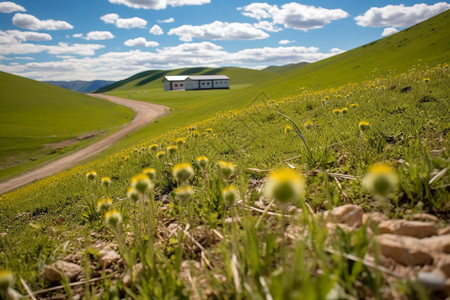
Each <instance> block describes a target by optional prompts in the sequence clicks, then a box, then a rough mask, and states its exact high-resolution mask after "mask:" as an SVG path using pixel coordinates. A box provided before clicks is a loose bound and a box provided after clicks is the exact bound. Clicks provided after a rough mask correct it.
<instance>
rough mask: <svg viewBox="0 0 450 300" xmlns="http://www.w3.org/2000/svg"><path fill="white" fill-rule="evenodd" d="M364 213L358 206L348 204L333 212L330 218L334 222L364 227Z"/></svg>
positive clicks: (336, 208)
mask: <svg viewBox="0 0 450 300" xmlns="http://www.w3.org/2000/svg"><path fill="white" fill-rule="evenodd" d="M363 214H364V211H363V209H362V208H361V207H360V206H358V205H353V204H346V205H342V206H338V207H335V208H334V209H333V210H332V211H331V215H329V217H330V218H331V220H332V221H335V222H337V223H344V224H347V225H349V226H353V227H360V226H361V225H362V217H363Z"/></svg>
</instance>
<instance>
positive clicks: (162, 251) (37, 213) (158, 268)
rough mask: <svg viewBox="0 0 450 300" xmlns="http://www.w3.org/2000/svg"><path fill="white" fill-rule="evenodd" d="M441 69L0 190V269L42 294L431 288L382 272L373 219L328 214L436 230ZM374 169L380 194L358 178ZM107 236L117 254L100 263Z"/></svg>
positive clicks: (388, 294) (160, 295)
mask: <svg viewBox="0 0 450 300" xmlns="http://www.w3.org/2000/svg"><path fill="white" fill-rule="evenodd" d="M419 64H420V62H419ZM448 75H449V74H448V65H447V64H445V63H444V62H443V63H442V64H440V65H437V66H433V67H427V66H423V65H420V66H419V65H417V66H415V67H414V68H413V69H411V70H409V71H406V72H404V73H399V74H394V73H389V74H388V76H383V77H374V78H372V79H371V80H367V81H363V82H361V83H352V82H349V83H348V84H345V85H342V86H340V87H336V88H330V89H321V90H313V89H311V90H310V89H308V88H301V89H299V91H298V92H297V93H296V94H294V95H292V96H289V97H284V98H280V99H276V100H270V101H265V102H262V103H254V104H252V105H250V106H248V107H245V108H241V109H236V110H231V111H227V112H220V113H218V114H216V115H214V116H213V117H210V118H207V119H205V120H202V121H199V122H195V123H192V124H188V125H186V126H184V127H179V128H177V129H175V130H169V131H166V132H164V133H162V134H161V135H159V136H157V137H152V138H149V139H147V140H146V141H145V142H142V143H140V144H136V145H134V146H133V147H131V148H127V149H123V150H121V151H120V152H118V153H116V154H113V155H110V156H107V157H105V158H102V159H99V160H96V161H93V162H90V163H88V164H85V165H81V166H79V167H76V168H73V169H71V170H67V171H65V172H62V173H60V174H58V175H55V176H52V177H50V178H47V179H44V180H41V181H39V182H36V183H33V184H30V185H28V186H26V187H24V188H21V189H19V190H17V191H14V192H11V193H9V194H5V195H2V196H1V200H0V213H1V215H2V218H1V220H0V232H1V234H0V269H7V270H10V271H11V272H12V273H13V275H14V277H15V278H16V279H17V280H16V284H15V288H16V289H17V290H19V291H20V292H22V293H24V294H25V293H26V291H25V288H24V286H25V285H23V284H22V285H21V284H20V283H19V282H18V279H19V278H22V279H23V281H24V282H25V283H26V285H27V287H28V288H29V289H30V290H33V291H35V293H39V295H42V296H44V295H47V296H48V295H52V294H53V295H56V296H57V295H69V296H70V295H75V294H80V295H84V296H85V297H86V298H92V299H94V298H103V299H110V298H117V297H119V298H123V297H131V298H156V299H169V298H170V299H173V298H195V299H203V298H219V299H264V298H266V299H295V298H299V297H302V298H306V299H325V298H329V299H330V298H331V299H342V298H346V299H361V298H378V299H384V298H405V299H406V298H420V299H428V298H429V297H433V293H432V292H431V291H430V290H428V289H426V288H425V287H424V285H422V284H420V283H417V282H416V281H414V280H413V279H412V278H410V277H408V276H406V275H401V276H400V275H399V276H393V275H392V274H395V272H392V270H391V271H389V272H388V271H386V268H383V266H382V265H381V261H382V257H381V255H380V253H379V250H377V249H378V247H377V243H376V242H375V238H374V237H375V236H376V235H377V229H376V226H373V224H371V223H370V222H365V223H364V224H363V225H362V226H359V227H357V228H352V229H349V228H346V227H345V226H340V225H339V226H336V225H335V226H330V223H329V222H327V218H326V215H327V212H328V213H329V212H331V211H332V210H333V209H334V208H336V207H339V206H340V205H342V204H349V203H351V204H357V205H359V206H360V207H361V208H362V209H363V210H364V211H365V212H366V213H374V212H377V213H380V214H383V215H384V216H386V217H388V218H392V219H394V218H404V219H408V218H410V216H412V215H413V214H414V213H430V214H432V215H434V216H436V217H437V218H438V219H439V221H438V223H437V226H439V227H440V228H444V227H445V226H448V222H449V219H448V216H449V215H450V214H449V212H450V206H449V205H450V204H449V202H448V199H449V197H450V191H449V185H448V183H449V179H450V173H449V172H446V170H447V169H448V167H449V154H450V153H449V150H448V149H449V146H450V145H449V139H448V137H447V135H448V131H449V128H450V119H449V115H448V111H449V109H450V101H449V90H450V89H449V87H450V86H449V84H450V81H449V77H448ZM192 95H195V94H192ZM175 105H177V104H176V103H174V106H175ZM179 105H181V104H179ZM186 122H187V121H186ZM377 163H383V164H385V165H384V166H385V168H386V169H387V170H388V172H387V173H386V174H388V175H387V177H386V178H388V179H386V181H383V182H384V184H383V185H382V187H384V188H380V187H379V186H370V184H368V183H367V181H368V180H367V178H368V177H367V176H368V175H370V174H371V172H372V171H371V170H372V167H373V165H376V164H377ZM149 168H150V169H149ZM276 170H278V171H276ZM274 171H275V172H274ZM386 174H385V175H386ZM150 178H151V179H150ZM389 178H395V179H392V180H391V179H389ZM386 182H387V183H386ZM277 184H281V185H277ZM130 187H132V188H131V189H130ZM108 199H111V200H108ZM105 211H107V212H106V214H105V215H104V214H103V213H104V212H105ZM331 225H333V224H331ZM108 244H109V245H110V247H112V248H113V249H115V250H116V251H117V252H118V253H119V254H120V259H118V260H116V261H115V262H114V263H112V264H109V265H108V266H106V265H104V264H103V265H102V264H100V263H99V257H101V253H100V251H101V250H102V249H103V247H104V246H105V245H108ZM70 255H72V256H70ZM74 255H76V256H77V259H76V261H77V262H78V264H79V265H80V266H81V267H82V269H83V275H82V276H81V277H80V276H79V277H77V279H76V280H79V281H80V282H81V284H79V285H76V286H69V284H68V279H67V278H66V279H63V280H62V286H61V287H56V288H55V290H52V291H46V290H45V288H46V287H47V286H48V285H49V283H48V282H46V281H45V280H44V277H43V276H40V275H39V274H40V272H41V269H42V268H43V266H45V265H50V264H52V263H54V262H55V261H58V260H62V259H63V258H65V259H66V260H70V259H68V258H67V257H69V256H70V257H72V261H75V259H73V257H74ZM368 261H370V262H371V263H369V262H368ZM89 279H91V280H95V283H94V281H93V282H92V284H89V283H87V282H86V281H85V280H89Z"/></svg>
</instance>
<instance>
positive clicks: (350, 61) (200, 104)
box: [108, 11, 450, 153]
mask: <svg viewBox="0 0 450 300" xmlns="http://www.w3.org/2000/svg"><path fill="white" fill-rule="evenodd" d="M448 36H450V11H448V12H445V13H443V14H441V15H438V16H436V17H434V18H431V19H429V20H427V21H425V22H423V23H420V24H417V25H415V26H413V27H411V28H409V29H406V30H404V31H402V32H399V33H397V34H395V35H392V36H389V37H386V38H383V39H381V40H378V41H375V42H373V43H370V44H368V45H364V46H362V47H359V48H357V49H353V50H350V51H348V52H345V53H343V54H340V55H337V56H334V57H331V58H328V59H325V60H323V61H319V62H316V63H312V64H302V63H300V64H294V65H288V66H284V67H269V68H267V69H266V70H263V71H254V70H250V71H252V72H255V73H254V75H252V76H249V75H247V74H249V73H247V72H250V71H249V70H242V69H233V68H226V69H227V70H230V71H231V70H233V71H234V73H228V74H227V73H226V72H224V74H227V75H229V76H230V78H231V89H230V90H226V91H189V92H164V91H163V87H162V82H161V79H162V78H163V76H164V75H168V74H170V75H178V74H189V73H190V72H198V73H196V74H200V73H202V72H208V71H207V70H210V69H206V68H196V69H182V70H176V71H170V72H169V71H148V72H144V73H140V74H137V75H135V76H132V77H130V78H129V79H127V80H125V81H124V82H123V83H122V84H121V85H120V87H119V86H117V88H115V89H113V90H111V91H109V92H108V93H109V94H111V95H115V96H120V97H128V96H129V97H131V98H133V99H137V100H141V101H149V102H155V103H159V104H164V105H168V106H169V107H171V108H172V110H173V112H172V113H171V114H169V115H168V116H166V117H165V118H163V119H160V120H159V121H158V123H152V124H150V125H148V126H147V127H144V128H142V129H140V130H139V131H137V132H135V133H134V134H131V135H129V136H128V137H127V138H126V139H124V140H122V141H120V142H119V143H118V144H117V145H116V146H115V147H113V148H112V149H111V151H110V153H113V152H114V151H117V150H118V149H121V148H124V147H131V146H132V145H133V144H135V143H138V142H140V141H142V140H143V139H144V138H146V137H148V136H155V135H157V134H161V133H163V132H164V131H166V130H168V129H172V128H176V127H178V126H184V125H187V124H189V122H195V121H199V120H202V119H203V118H205V117H207V116H208V115H211V114H213V113H215V112H217V111H221V110H222V111H223V110H228V109H240V108H243V107H245V106H247V105H249V103H257V102H261V101H266V100H268V99H278V98H281V97H286V96H289V95H293V94H297V93H298V92H299V91H301V90H303V89H304V88H306V89H312V90H314V89H320V88H329V87H338V86H340V85H342V84H344V83H346V82H362V81H364V80H366V79H371V78H374V77H378V76H387V75H392V76H394V75H398V74H400V73H401V72H404V71H406V70H408V69H409V68H411V67H413V66H416V65H417V66H418V65H425V64H429V65H433V64H438V63H444V62H446V61H449V59H450V57H449V53H450V40H449V39H448ZM214 72H215V73H218V71H217V70H214ZM264 72H269V73H264ZM262 74H265V75H264V76H262ZM269 74H270V75H269ZM273 74H276V76H275V77H273ZM266 76H267V77H266ZM253 77H254V78H255V79H252V78H253ZM263 77H264V78H266V80H264V81H261V83H258V82H259V80H263ZM268 78H271V79H268ZM150 79H151V82H150V83H145V84H142V85H139V82H141V83H143V82H144V81H146V80H150ZM246 80H254V81H253V84H251V85H236V83H245V82H249V81H246ZM111 87H113V86H111ZM150 87H151V88H150Z"/></svg>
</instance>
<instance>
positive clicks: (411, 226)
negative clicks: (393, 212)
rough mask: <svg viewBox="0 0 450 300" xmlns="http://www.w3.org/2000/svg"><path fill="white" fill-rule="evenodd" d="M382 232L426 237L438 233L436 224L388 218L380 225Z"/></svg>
mask: <svg viewBox="0 0 450 300" xmlns="http://www.w3.org/2000/svg"><path fill="white" fill-rule="evenodd" d="M379 229H380V232H381V233H392V234H398V235H404V236H411V237H416V238H424V237H429V236H432V235H436V234H437V233H438V228H437V227H436V224H434V223H429V222H421V221H407V220H387V221H383V222H381V223H380V225H379Z"/></svg>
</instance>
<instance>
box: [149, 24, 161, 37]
mask: <svg viewBox="0 0 450 300" xmlns="http://www.w3.org/2000/svg"><path fill="white" fill-rule="evenodd" d="M149 32H150V33H151V34H154V35H161V34H164V31H163V30H162V28H161V27H159V26H158V25H156V24H155V25H153V26H152V28H150V30H149Z"/></svg>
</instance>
